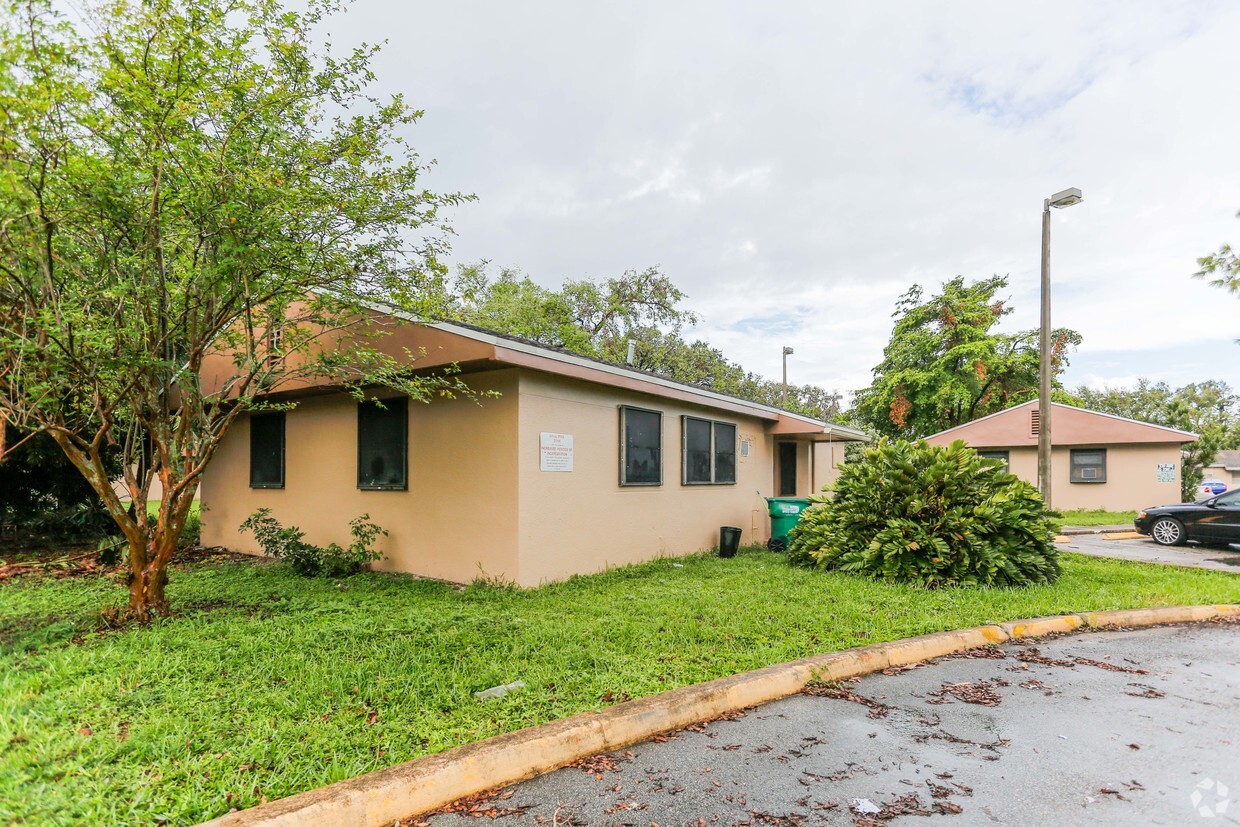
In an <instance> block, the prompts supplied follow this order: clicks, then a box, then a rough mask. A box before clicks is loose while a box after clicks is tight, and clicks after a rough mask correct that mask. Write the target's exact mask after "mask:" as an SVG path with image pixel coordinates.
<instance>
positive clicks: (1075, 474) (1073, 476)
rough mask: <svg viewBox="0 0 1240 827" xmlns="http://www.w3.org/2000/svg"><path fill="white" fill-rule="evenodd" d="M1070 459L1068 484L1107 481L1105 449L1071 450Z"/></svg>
mask: <svg viewBox="0 0 1240 827" xmlns="http://www.w3.org/2000/svg"><path fill="white" fill-rule="evenodd" d="M1070 457H1071V460H1070V464H1071V468H1070V470H1069V476H1068V481H1069V482H1106V481H1107V449H1106V448H1073V449H1072V450H1071V452H1070Z"/></svg>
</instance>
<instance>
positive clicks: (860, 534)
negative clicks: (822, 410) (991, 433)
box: [788, 439, 1060, 587]
mask: <svg viewBox="0 0 1240 827" xmlns="http://www.w3.org/2000/svg"><path fill="white" fill-rule="evenodd" d="M812 499H813V500H814V504H812V505H811V506H810V507H809V508H808V509H806V511H805V512H804V513H803V514H802V515H801V520H800V522H799V523H797V525H796V527H795V528H793V530H792V532H791V533H790V535H789V548H788V554H789V560H790V561H791V562H793V563H796V564H800V565H806V566H814V567H817V568H822V569H838V570H840V571H849V572H858V573H862V574H868V575H871V576H874V577H881V578H883V579H886V580H901V581H911V582H915V583H921V584H924V585H926V586H930V587H938V586H953V585H967V586H973V585H987V586H991V585H993V586H1027V585H1031V584H1034V583H1049V582H1052V581H1053V580H1055V579H1056V578H1057V577H1059V574H1060V565H1059V552H1058V550H1057V549H1056V548H1055V544H1054V542H1053V537H1054V533H1055V528H1056V527H1055V524H1054V522H1053V517H1055V516H1057V515H1055V514H1054V513H1053V512H1051V511H1049V510H1048V509H1047V508H1046V506H1045V504H1044V503H1043V501H1042V497H1041V495H1040V494H1039V493H1038V491H1037V489H1036V488H1034V487H1033V486H1032V485H1030V484H1029V483H1027V482H1025V481H1024V480H1021V479H1019V478H1018V477H1016V476H1014V475H1013V474H1009V473H1007V472H1006V471H1004V470H1003V468H1002V463H1001V462H999V461H998V460H993V459H984V458H982V457H981V456H979V455H978V453H977V452H976V451H974V450H972V449H971V448H968V447H967V446H966V445H965V444H964V443H963V442H960V441H957V442H953V443H952V444H951V445H948V446H946V447H942V446H935V445H928V444H927V443H925V442H916V443H912V442H906V441H902V440H897V441H889V440H887V439H882V440H880V441H879V442H878V444H877V445H875V446H874V447H871V448H869V449H867V450H866V451H865V454H864V456H863V457H862V458H861V459H860V460H858V461H855V462H849V463H846V464H845V465H843V466H841V473H840V477H839V479H838V480H836V482H835V485H834V486H833V487H832V488H831V489H828V492H827V493H826V494H825V495H823V496H817V497H813V498H812Z"/></svg>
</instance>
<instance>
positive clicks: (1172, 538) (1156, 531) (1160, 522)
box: [1150, 517, 1186, 546]
mask: <svg viewBox="0 0 1240 827" xmlns="http://www.w3.org/2000/svg"><path fill="white" fill-rule="evenodd" d="M1150 536H1151V537H1153V538H1154V542H1155V543H1158V545H1160V546H1182V545H1184V540H1185V539H1186V538H1185V535H1184V524H1183V523H1181V522H1180V521H1179V520H1174V519H1172V518H1171V517H1159V518H1158V519H1157V520H1156V521H1155V522H1154V525H1152V526H1150Z"/></svg>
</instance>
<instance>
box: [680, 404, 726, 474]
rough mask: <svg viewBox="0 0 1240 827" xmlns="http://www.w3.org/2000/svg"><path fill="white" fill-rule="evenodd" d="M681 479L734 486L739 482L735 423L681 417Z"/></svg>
mask: <svg viewBox="0 0 1240 827" xmlns="http://www.w3.org/2000/svg"><path fill="white" fill-rule="evenodd" d="M680 422H681V482H683V483H684V484H685V485H732V484H734V483H735V482H736V426H735V425H732V424H730V423H727V422H714V421H712V420H709V419H698V418H697V417H695V416H682V417H681V418H680Z"/></svg>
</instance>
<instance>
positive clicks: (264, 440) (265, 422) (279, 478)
mask: <svg viewBox="0 0 1240 827" xmlns="http://www.w3.org/2000/svg"><path fill="white" fill-rule="evenodd" d="M250 487H251V488H283V487H284V411H272V412H271V413H256V414H252V415H251V416H250Z"/></svg>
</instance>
